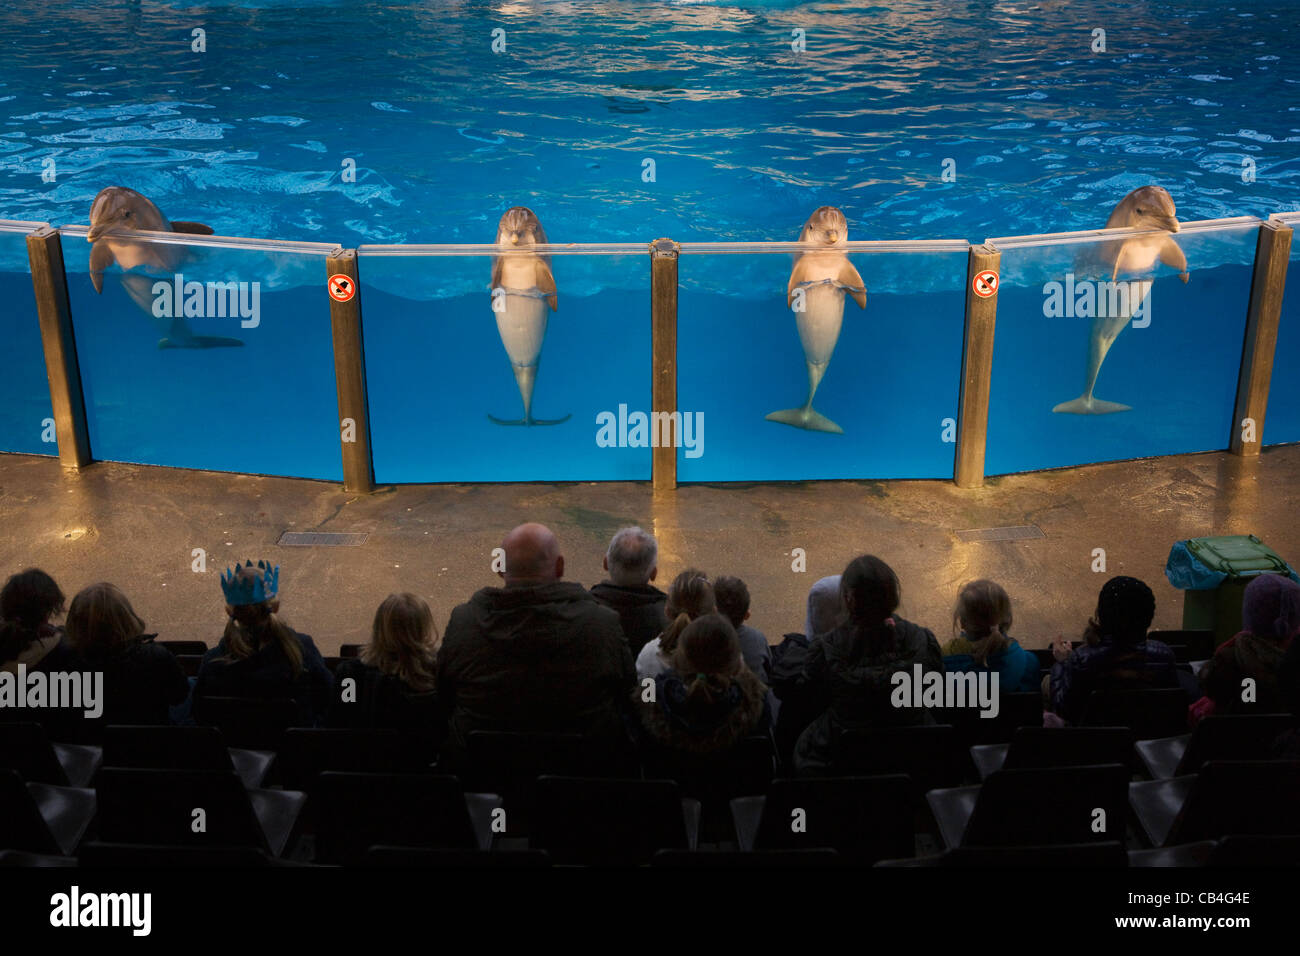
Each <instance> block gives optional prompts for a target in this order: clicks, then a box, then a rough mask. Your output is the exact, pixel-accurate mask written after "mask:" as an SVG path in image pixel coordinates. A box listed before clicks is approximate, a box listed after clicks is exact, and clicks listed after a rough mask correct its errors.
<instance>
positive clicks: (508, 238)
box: [497, 206, 546, 249]
mask: <svg viewBox="0 0 1300 956" xmlns="http://www.w3.org/2000/svg"><path fill="white" fill-rule="evenodd" d="M497 245H498V246H503V247H505V248H508V249H510V248H515V249H525V248H527V247H529V246H536V245H546V233H545V231H543V229H542V223H541V221H540V220H539V219H538V218H537V215H536V214H535V213H534V212H533V211H532V210H531V209H529V208H528V207H527V206H514V207H512V208H510V209H507V210H506V211H505V215H503V216H502V217H501V222H500V224H499V225H498V226H497Z"/></svg>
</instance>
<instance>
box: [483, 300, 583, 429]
mask: <svg viewBox="0 0 1300 956" xmlns="http://www.w3.org/2000/svg"><path fill="white" fill-rule="evenodd" d="M502 291H503V292H504V294H503V295H500V296H498V297H497V300H496V301H497V302H499V304H500V309H501V311H499V312H496V319H497V332H498V334H500V336H501V344H502V345H503V346H505V350H506V355H508V356H509V357H510V366H511V368H512V369H513V371H514V373H515V383H516V384H517V385H518V386H519V397H520V398H521V399H522V400H523V403H524V417H523V418H522V419H519V420H512V421H506V420H503V419H499V418H495V417H493V416H488V417H489V418H492V420H493V421H494V422H496V423H497V424H500V425H543V424H546V425H549V424H558V423H559V422H562V421H566V420H567V419H568V417H569V416H568V415H565V416H564V418H561V419H555V420H551V421H541V420H538V419H534V418H533V414H532V413H533V388H534V386H535V385H536V383H537V365H538V362H539V361H540V360H541V357H542V343H543V342H544V341H545V339H546V323H547V320H548V318H549V306H548V305H547V301H546V295H545V293H543V292H541V291H540V290H538V289H508V288H506V289H503V290H502ZM494 311H495V309H494Z"/></svg>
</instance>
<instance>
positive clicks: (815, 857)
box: [650, 846, 843, 870]
mask: <svg viewBox="0 0 1300 956" xmlns="http://www.w3.org/2000/svg"><path fill="white" fill-rule="evenodd" d="M842 862H843V857H841V856H840V855H839V854H838V853H836V852H835V851H834V850H832V849H831V848H830V847H825V846H819V847H813V848H811V849H808V850H751V851H750V852H748V853H745V852H743V851H731V850H724V851H713V850H660V851H659V852H658V853H656V854H655V855H654V856H652V857H651V858H650V865H651V866H655V867H667V868H669V869H688V870H733V869H743V870H751V869H753V870H765V869H776V870H789V869H817V868H821V867H828V866H838V865H840V864H841V863H842Z"/></svg>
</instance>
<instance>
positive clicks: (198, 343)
mask: <svg viewBox="0 0 1300 956" xmlns="http://www.w3.org/2000/svg"><path fill="white" fill-rule="evenodd" d="M158 347H159V348H160V349H239V348H243V347H244V343H243V342H242V341H240V340H239V339H229V338H226V337H225V336H222V335H191V336H190V337H189V338H183V339H172V338H162V339H159V340H158Z"/></svg>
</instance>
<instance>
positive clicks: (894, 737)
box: [835, 724, 965, 796]
mask: <svg viewBox="0 0 1300 956" xmlns="http://www.w3.org/2000/svg"><path fill="white" fill-rule="evenodd" d="M964 769H965V759H964V755H963V754H962V752H961V748H960V746H959V744H958V739H957V732H956V730H954V729H953V727H952V725H951V724H933V725H930V726H920V727H880V728H875V729H872V730H846V731H845V732H844V733H842V734H840V748H839V752H838V754H837V757H836V761H835V772H836V773H837V774H840V775H843V776H871V775H875V774H891V773H905V774H907V775H908V776H909V777H911V779H912V783H913V785H914V786H915V787H916V788H918V791H917V792H918V796H919V795H921V794H924V793H925V792H926V791H929V790H933V789H935V788H936V787H952V786H956V785H957V784H959V783H961V779H962V771H963V770H964Z"/></svg>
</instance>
